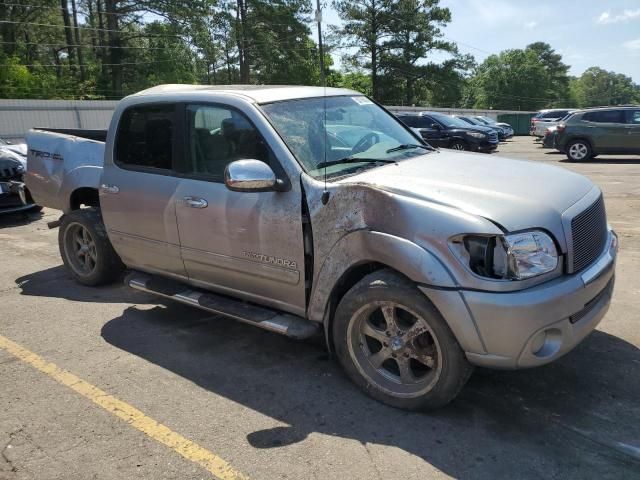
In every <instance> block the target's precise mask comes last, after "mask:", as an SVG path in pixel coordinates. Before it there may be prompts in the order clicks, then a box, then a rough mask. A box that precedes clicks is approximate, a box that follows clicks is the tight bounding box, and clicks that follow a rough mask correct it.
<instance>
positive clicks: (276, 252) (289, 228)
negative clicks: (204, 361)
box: [176, 105, 305, 315]
mask: <svg viewBox="0 0 640 480" xmlns="http://www.w3.org/2000/svg"><path fill="white" fill-rule="evenodd" d="M185 117H186V122H185V125H186V127H185V129H186V132H185V139H186V142H185V143H186V152H185V157H184V158H185V162H184V165H183V180H182V181H181V183H180V187H179V190H178V194H177V198H178V200H177V204H176V213H177V218H178V230H179V234H180V245H181V250H182V258H183V260H184V264H185V267H186V270H187V274H188V275H189V280H190V281H191V282H192V283H193V284H195V285H197V286H202V287H205V288H209V289H212V290H218V291H220V292H222V293H228V294H230V295H234V296H239V297H242V298H245V299H247V300H253V301H256V302H258V303H262V304H266V305H271V306H273V307H276V308H280V309H283V310H286V311H289V312H292V313H295V314H299V315H303V314H304V311H305V285H304V248H303V237H302V218H301V217H302V213H301V206H302V197H301V187H300V185H299V182H298V181H292V182H291V188H290V190H289V191H286V192H251V193H249V192H233V191H230V190H228V189H227V188H226V186H225V184H224V179H223V176H224V169H225V167H226V165H227V164H228V163H229V162H232V161H234V160H240V159H256V160H261V161H264V162H266V163H268V164H270V165H271V167H272V168H273V169H274V171H276V174H277V175H278V176H279V177H280V176H281V175H284V174H283V173H279V168H278V164H277V161H276V160H275V158H274V156H273V154H272V152H271V150H270V149H269V147H268V146H267V144H266V143H265V141H264V140H263V139H262V136H261V135H260V134H259V132H258V131H257V130H256V128H255V127H254V126H253V125H252V124H251V122H250V121H249V120H248V119H247V118H246V117H245V116H244V115H243V114H241V113H240V112H238V111H237V110H235V109H233V108H231V107H227V106H224V105H188V106H186V108H185Z"/></svg>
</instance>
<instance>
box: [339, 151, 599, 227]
mask: <svg viewBox="0 0 640 480" xmlns="http://www.w3.org/2000/svg"><path fill="white" fill-rule="evenodd" d="M340 183H359V184H363V183H364V184H368V185H370V186H372V187H374V188H379V189H382V190H385V191H388V192H391V193H394V194H397V195H402V196H406V197H412V198H415V199H419V200H425V201H429V202H435V203H438V204H441V205H445V206H449V207H453V208H456V209H459V210H462V211H464V212H467V213H470V214H473V215H479V216H481V217H484V218H486V219H489V220H491V221H492V222H495V223H497V224H499V225H501V226H502V227H503V228H505V229H506V230H508V231H517V230H522V229H527V228H546V229H548V230H550V231H552V232H553V233H554V234H555V235H556V237H557V238H558V239H561V238H562V239H563V237H564V233H563V227H562V218H561V216H562V213H563V212H564V211H565V210H567V209H568V208H569V207H570V206H572V205H573V204H575V203H576V202H577V201H578V200H580V199H581V198H582V197H584V196H585V195H586V194H587V193H589V192H590V191H591V190H592V189H593V188H595V187H594V185H593V183H592V182H591V181H590V180H588V179H587V178H585V177H583V176H582V175H578V174H576V173H573V172H571V171H569V170H566V169H564V168H559V167H554V166H550V165H545V164H543V163H540V162H533V161H525V160H514V159H509V158H504V157H497V156H489V155H486V154H474V153H458V152H446V151H439V152H433V153H430V154H427V155H422V156H419V157H415V158H411V159H407V160H401V161H399V162H398V163H397V164H389V165H385V166H383V167H378V168H372V169H370V170H366V171H364V172H362V173H359V174H357V175H355V176H352V177H348V178H345V179H343V180H341V182H340Z"/></svg>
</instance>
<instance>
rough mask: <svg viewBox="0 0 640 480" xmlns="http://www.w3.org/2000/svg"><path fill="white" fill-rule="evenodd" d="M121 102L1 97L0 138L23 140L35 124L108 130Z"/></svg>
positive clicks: (51, 126)
mask: <svg viewBox="0 0 640 480" xmlns="http://www.w3.org/2000/svg"><path fill="white" fill-rule="evenodd" d="M117 103H118V102H115V101H97V100H96V101H94V100H0V138H3V139H5V140H21V139H24V136H25V135H26V133H27V132H28V131H29V129H31V128H33V127H48V128H90V129H106V128H107V127H108V126H109V122H110V121H111V115H112V113H113V110H114V109H115V106H116V104H117Z"/></svg>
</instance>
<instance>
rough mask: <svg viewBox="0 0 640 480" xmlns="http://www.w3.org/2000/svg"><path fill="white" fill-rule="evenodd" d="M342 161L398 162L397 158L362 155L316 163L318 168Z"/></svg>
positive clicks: (338, 163)
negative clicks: (388, 158)
mask: <svg viewBox="0 0 640 480" xmlns="http://www.w3.org/2000/svg"><path fill="white" fill-rule="evenodd" d="M342 163H397V162H396V161H395V160H387V159H384V158H361V157H344V158H341V159H339V160H329V161H328V162H320V163H319V164H318V165H316V169H318V168H324V167H330V166H332V165H340V164H342Z"/></svg>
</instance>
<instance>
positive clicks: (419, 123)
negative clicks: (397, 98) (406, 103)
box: [416, 115, 433, 128]
mask: <svg viewBox="0 0 640 480" xmlns="http://www.w3.org/2000/svg"><path fill="white" fill-rule="evenodd" d="M432 124H433V120H432V119H430V118H429V117H425V116H423V115H420V116H419V117H417V118H416V127H418V128H431V125H432Z"/></svg>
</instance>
